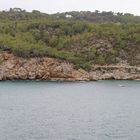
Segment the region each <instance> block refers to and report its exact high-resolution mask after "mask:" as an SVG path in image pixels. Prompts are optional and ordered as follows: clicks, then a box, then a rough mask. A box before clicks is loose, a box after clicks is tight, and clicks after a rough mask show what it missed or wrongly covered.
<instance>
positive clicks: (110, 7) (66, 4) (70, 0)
mask: <svg viewBox="0 0 140 140" xmlns="http://www.w3.org/2000/svg"><path fill="white" fill-rule="evenodd" d="M14 7H18V8H22V9H26V10H27V11H32V10H39V11H41V12H45V13H56V12H66V11H95V10H99V11H113V12H124V13H132V14H134V15H140V0H58V1H57V0H0V10H8V9H9V8H14Z"/></svg>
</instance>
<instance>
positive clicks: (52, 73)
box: [0, 52, 140, 81]
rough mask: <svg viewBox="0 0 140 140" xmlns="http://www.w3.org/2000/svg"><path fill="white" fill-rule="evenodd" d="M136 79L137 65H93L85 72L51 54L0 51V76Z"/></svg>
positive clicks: (21, 78) (137, 77)
mask: <svg viewBox="0 0 140 140" xmlns="http://www.w3.org/2000/svg"><path fill="white" fill-rule="evenodd" d="M106 79H116V80H140V66H129V65H127V64H118V65H106V66H100V65H94V66H93V67H92V70H91V71H89V72H87V71H85V70H83V69H78V70H77V69H75V68H74V65H73V64H71V63H68V62H66V61H62V60H58V59H54V58H48V57H43V58H30V59H25V58H19V57H16V56H14V55H13V54H9V53H6V52H3V53H0V80H59V81H90V80H106Z"/></svg>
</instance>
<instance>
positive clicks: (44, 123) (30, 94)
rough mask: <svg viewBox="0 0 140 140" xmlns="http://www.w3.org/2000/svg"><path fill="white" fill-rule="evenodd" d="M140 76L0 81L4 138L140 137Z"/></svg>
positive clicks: (0, 130) (0, 122)
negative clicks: (46, 80) (62, 80)
mask: <svg viewBox="0 0 140 140" xmlns="http://www.w3.org/2000/svg"><path fill="white" fill-rule="evenodd" d="M139 139H140V82H139V81H99V82H85V83H80V82H75V83H70V82H61V83H59V82H29V81H24V82H23V81H17V82H0V140H139Z"/></svg>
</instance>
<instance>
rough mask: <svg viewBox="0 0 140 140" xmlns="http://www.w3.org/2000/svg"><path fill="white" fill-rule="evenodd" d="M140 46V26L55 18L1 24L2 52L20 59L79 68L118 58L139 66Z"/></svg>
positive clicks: (105, 62)
mask: <svg viewBox="0 0 140 140" xmlns="http://www.w3.org/2000/svg"><path fill="white" fill-rule="evenodd" d="M139 46H140V24H122V25H120V24H119V25H118V24H115V23H108V24H93V23H90V22H85V21H74V20H68V19H63V20H58V19H57V20H56V19H51V18H48V19H44V18H42V20H40V19H30V20H28V21H27V20H16V21H10V20H8V19H4V20H1V21H0V49H1V50H3V51H8V52H11V53H14V54H15V55H17V56H19V57H27V58H29V57H44V56H50V57H55V58H58V59H62V60H67V61H69V62H72V63H74V64H75V66H76V67H77V68H80V67H82V68H84V69H90V66H91V65H92V64H101V65H103V64H115V63H117V62H118V58H121V59H125V60H128V61H129V62H130V63H131V61H132V60H133V63H136V64H138V63H139V62H140V61H139V57H135V56H137V55H139V54H140V47H139ZM132 52H135V56H134V55H133V54H132ZM131 59H132V60H131Z"/></svg>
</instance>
